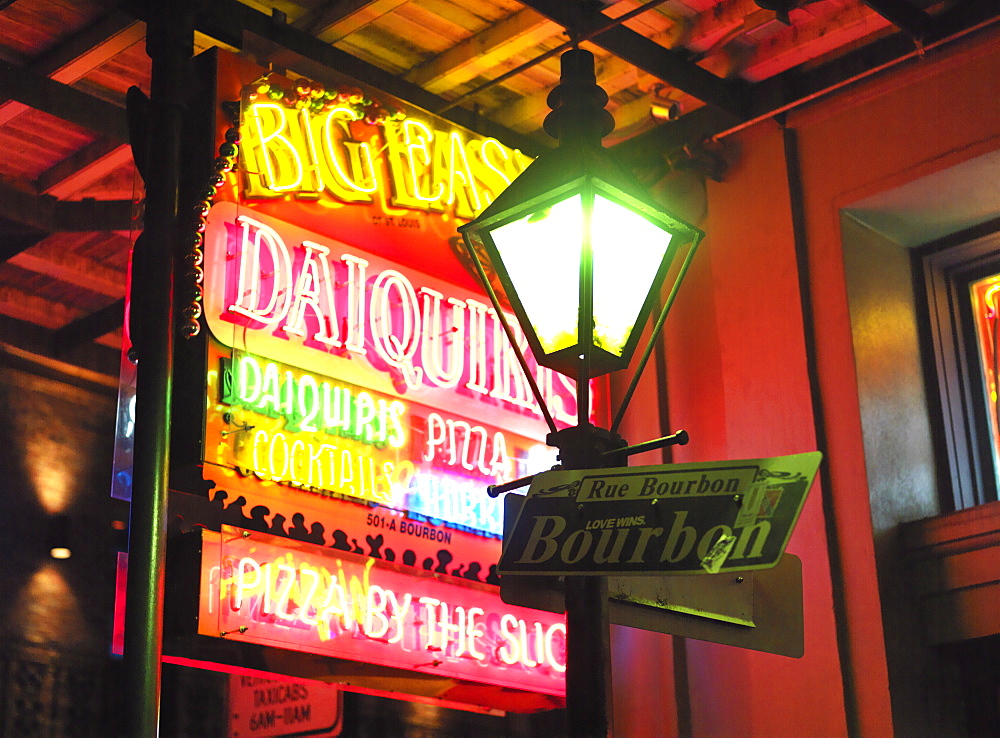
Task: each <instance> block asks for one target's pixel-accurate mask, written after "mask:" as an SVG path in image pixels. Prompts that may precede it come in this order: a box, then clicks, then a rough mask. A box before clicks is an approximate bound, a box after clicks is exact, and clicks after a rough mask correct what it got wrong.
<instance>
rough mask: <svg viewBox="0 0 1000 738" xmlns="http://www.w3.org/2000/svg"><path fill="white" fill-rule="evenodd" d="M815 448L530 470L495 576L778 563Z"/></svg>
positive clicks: (812, 468)
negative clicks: (739, 457)
mask: <svg viewBox="0 0 1000 738" xmlns="http://www.w3.org/2000/svg"><path fill="white" fill-rule="evenodd" d="M821 458H822V454H820V453H819V452H818V451H814V452H811V453H805V454H796V455H794V456H782V457H778V458H774V459H747V460H744V461H722V462H713V463H694V464H668V465H665V466H644V467H633V468H621V467H619V468H612V469H576V470H566V471H548V472H543V473H541V474H538V475H536V476H535V478H534V480H533V481H532V483H531V488H530V489H529V490H528V496H527V498H526V500H525V503H524V505H523V507H522V509H521V513H520V515H519V516H518V518H517V521H516V522H515V524H514V530H513V534H512V535H511V536H510V537H509V540H505V541H504V550H503V555H502V556H501V557H500V563H499V566H498V570H499V571H500V573H501V574H553V575H555V574H612V573H614V574H651V573H656V572H663V573H668V574H699V573H705V572H708V573H718V572H723V571H745V570H752V569H767V568H769V567H772V566H774V565H775V564H777V563H778V559H780V558H781V554H782V552H783V551H784V550H785V546H786V545H787V543H788V539H789V537H790V536H791V534H792V529H793V528H794V527H795V521H796V520H797V519H798V517H799V513H800V512H801V510H802V505H803V503H804V502H805V498H806V494H807V493H808V491H809V487H810V486H811V485H812V481H813V477H815V475H816V470H817V468H818V467H819V462H820V459H821Z"/></svg>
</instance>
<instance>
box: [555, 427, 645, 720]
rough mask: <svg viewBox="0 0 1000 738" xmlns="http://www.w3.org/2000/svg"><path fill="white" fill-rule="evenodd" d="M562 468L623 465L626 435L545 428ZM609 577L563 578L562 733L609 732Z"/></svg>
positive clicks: (611, 705) (597, 429) (595, 428)
mask: <svg viewBox="0 0 1000 738" xmlns="http://www.w3.org/2000/svg"><path fill="white" fill-rule="evenodd" d="M546 441H547V442H548V444H549V445H550V446H556V447H557V448H558V449H559V460H560V462H561V463H562V467H563V468H564V469H594V468H600V467H604V466H609V467H613V466H626V465H627V463H628V461H627V458H628V457H627V456H626V454H625V453H624V449H625V447H626V445H627V444H626V443H625V440H624V439H623V438H622V437H621V436H619V435H618V434H616V433H611V432H610V431H607V430H605V429H603V428H600V427H597V426H594V425H589V424H587V425H584V424H582V423H581V424H580V425H577V426H574V427H572V428H564V429H563V430H561V431H557V432H556V433H550V434H549V435H548V437H547V439H546ZM612 708H613V700H612V683H611V626H610V620H609V617H608V582H607V578H605V577H603V576H592V575H580V576H567V577H566V724H567V734H568V735H570V736H573V738H576V737H577V736H592V737H595V738H606V736H610V735H613V733H614V720H613V717H612V713H613V709H612Z"/></svg>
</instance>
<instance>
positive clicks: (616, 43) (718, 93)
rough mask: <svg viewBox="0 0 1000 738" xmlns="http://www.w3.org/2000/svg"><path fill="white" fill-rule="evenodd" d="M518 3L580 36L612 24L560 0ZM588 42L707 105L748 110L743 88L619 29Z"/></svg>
mask: <svg viewBox="0 0 1000 738" xmlns="http://www.w3.org/2000/svg"><path fill="white" fill-rule="evenodd" d="M522 2H523V3H524V5H526V6H528V7H530V8H533V9H535V10H537V11H538V12H539V13H541V14H542V15H544V16H546V17H547V18H550V19H552V20H553V21H555V22H556V23H559V24H560V25H561V26H563V27H564V28H568V29H573V30H574V31H577V32H581V33H586V32H587V31H588V30H590V29H592V28H595V27H597V26H601V25H604V24H606V23H608V22H609V21H611V20H612V18H610V17H608V16H606V15H604V14H603V13H588V14H586V15H581V14H579V13H578V12H577V11H578V6H576V5H571V4H569V3H565V2H562V0H522ZM590 41H591V42H592V43H594V44H596V45H597V46H600V47H601V48H603V49H605V50H607V51H610V52H611V53H612V54H614V55H615V56H618V57H621V58H622V59H624V60H625V61H627V62H629V63H630V64H634V65H635V66H636V67H638V68H639V69H641V70H642V71H644V72H647V73H649V74H651V75H653V76H654V77H657V78H658V79H661V80H663V81H664V82H666V83H667V84H668V85H671V86H672V87H676V88H677V89H679V90H682V91H684V92H687V93H688V94H691V95H693V96H695V97H697V98H698V99H699V100H702V101H704V102H705V103H707V104H709V105H712V106H714V107H717V108H719V109H721V110H725V111H728V112H730V113H733V114H735V115H739V116H744V115H746V112H747V109H748V107H749V96H748V91H747V88H746V86H745V85H743V84H742V83H741V82H739V81H737V80H726V79H722V78H720V77H717V76H716V75H714V74H712V73H711V72H709V71H707V70H705V69H702V68H701V67H699V66H698V65H697V64H695V63H694V62H693V61H691V60H690V59H688V58H687V56H686V55H685V53H684V52H681V51H676V50H673V49H667V48H664V47H663V46H660V45H659V44H657V43H656V42H655V41H652V40H650V39H648V38H646V37H645V36H642V35H640V34H638V33H636V32H635V31H633V30H631V29H630V28H626V27H625V26H622V25H618V26H612V27H611V28H609V29H608V30H606V31H604V32H602V33H599V34H597V35H596V36H594V37H593V38H591V39H590Z"/></svg>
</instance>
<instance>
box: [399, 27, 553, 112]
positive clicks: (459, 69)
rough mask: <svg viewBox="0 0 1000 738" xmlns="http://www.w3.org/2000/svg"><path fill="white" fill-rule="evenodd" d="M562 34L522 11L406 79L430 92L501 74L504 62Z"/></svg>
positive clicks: (446, 52) (428, 62)
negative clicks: (488, 75)
mask: <svg viewBox="0 0 1000 738" xmlns="http://www.w3.org/2000/svg"><path fill="white" fill-rule="evenodd" d="M561 31H562V27H561V26H560V25H559V24H557V23H553V22H552V21H550V20H548V19H547V18H544V17H542V16H540V15H539V14H538V13H537V12H535V11H534V10H532V9H531V8H523V9H522V10H519V11H517V12H516V13H513V14H511V15H509V16H507V17H506V18H504V19H503V20H501V21H498V22H497V23H495V24H494V25H492V26H490V27H488V28H486V29H485V30H483V31H481V32H480V33H477V34H475V35H474V36H470V37H469V38H467V39H465V40H464V41H461V42H459V43H458V44H456V45H455V46H452V47H451V48H450V49H448V50H447V51H445V52H444V53H442V54H438V55H437V56H435V57H434V58H433V59H430V60H428V61H426V62H424V63H423V64H421V65H420V66H418V67H415V68H414V69H412V70H411V71H410V72H409V73H407V75H406V79H407V80H408V81H410V82H413V83H414V84H417V85H420V86H421V87H424V88H427V89H428V90H431V91H432V92H441V91H443V90H446V89H448V88H454V87H458V86H459V85H462V84H464V83H466V82H468V81H469V80H471V79H475V78H476V77H478V76H480V75H483V74H490V73H494V74H495V73H496V72H497V71H498V70H501V71H502V69H503V67H502V62H503V61H504V60H505V59H509V58H510V57H512V56H514V55H516V54H519V53H521V52H522V51H524V50H525V49H529V48H531V47H532V46H537V45H538V44H540V43H541V42H542V41H544V40H545V39H547V38H550V37H552V36H555V35H556V34H558V33H560V32H561Z"/></svg>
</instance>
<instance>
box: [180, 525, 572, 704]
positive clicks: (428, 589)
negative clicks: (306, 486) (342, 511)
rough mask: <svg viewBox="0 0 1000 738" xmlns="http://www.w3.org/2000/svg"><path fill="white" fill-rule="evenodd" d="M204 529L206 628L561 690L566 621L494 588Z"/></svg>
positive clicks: (202, 626)
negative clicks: (508, 599)
mask: <svg viewBox="0 0 1000 738" xmlns="http://www.w3.org/2000/svg"><path fill="white" fill-rule="evenodd" d="M202 536H203V538H202V559H201V585H200V586H201V595H200V597H199V603H200V605H199V618H198V632H199V633H201V634H203V635H210V636H215V637H222V638H227V639H229V640H238V641H244V642H249V643H258V644H261V645H270V646H279V647H281V648H288V649H293V650H297V651H305V652H308V653H316V654H321V655H326V656H333V657H336V658H344V659H352V660H358V661H365V662H368V663H374V664H380V665H383V666H390V667H395V668H401V669H408V670H416V671H421V672H424V673H430V674H438V675H442V676H448V677H453V678H457V679H464V680H470V681H475V682H480V683H485V684H494V685H499V686H505V687H511V688H516V689H528V690H532V691H536V692H542V693H545V694H552V695H562V694H564V693H565V687H564V672H565V670H566V653H565V649H566V626H565V622H564V621H563V619H562V618H560V617H558V616H556V615H552V614H550V613H544V612H539V611H536V610H530V609H527V608H521V607H516V606H512V605H506V604H504V603H503V602H501V601H500V598H499V597H498V596H497V593H496V588H495V587H490V586H488V585H474V584H473V585H470V584H469V583H467V582H462V583H459V582H458V580H451V579H450V578H449V577H442V576H440V575H434V574H431V573H424V574H423V575H414V574H411V573H403V572H402V571H400V570H399V568H398V567H395V566H393V565H391V564H387V563H385V562H381V561H377V560H376V559H371V558H369V559H365V558H364V557H359V556H352V555H351V554H346V553H341V552H334V551H332V550H330V549H324V548H320V547H316V546H309V545H307V544H291V546H292V547H289V545H290V542H289V541H288V540H286V539H281V538H276V537H274V536H269V535H265V534H259V533H250V532H249V531H240V530H238V529H235V528H230V527H228V526H223V529H222V532H221V533H214V532H211V531H203V532H202Z"/></svg>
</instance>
